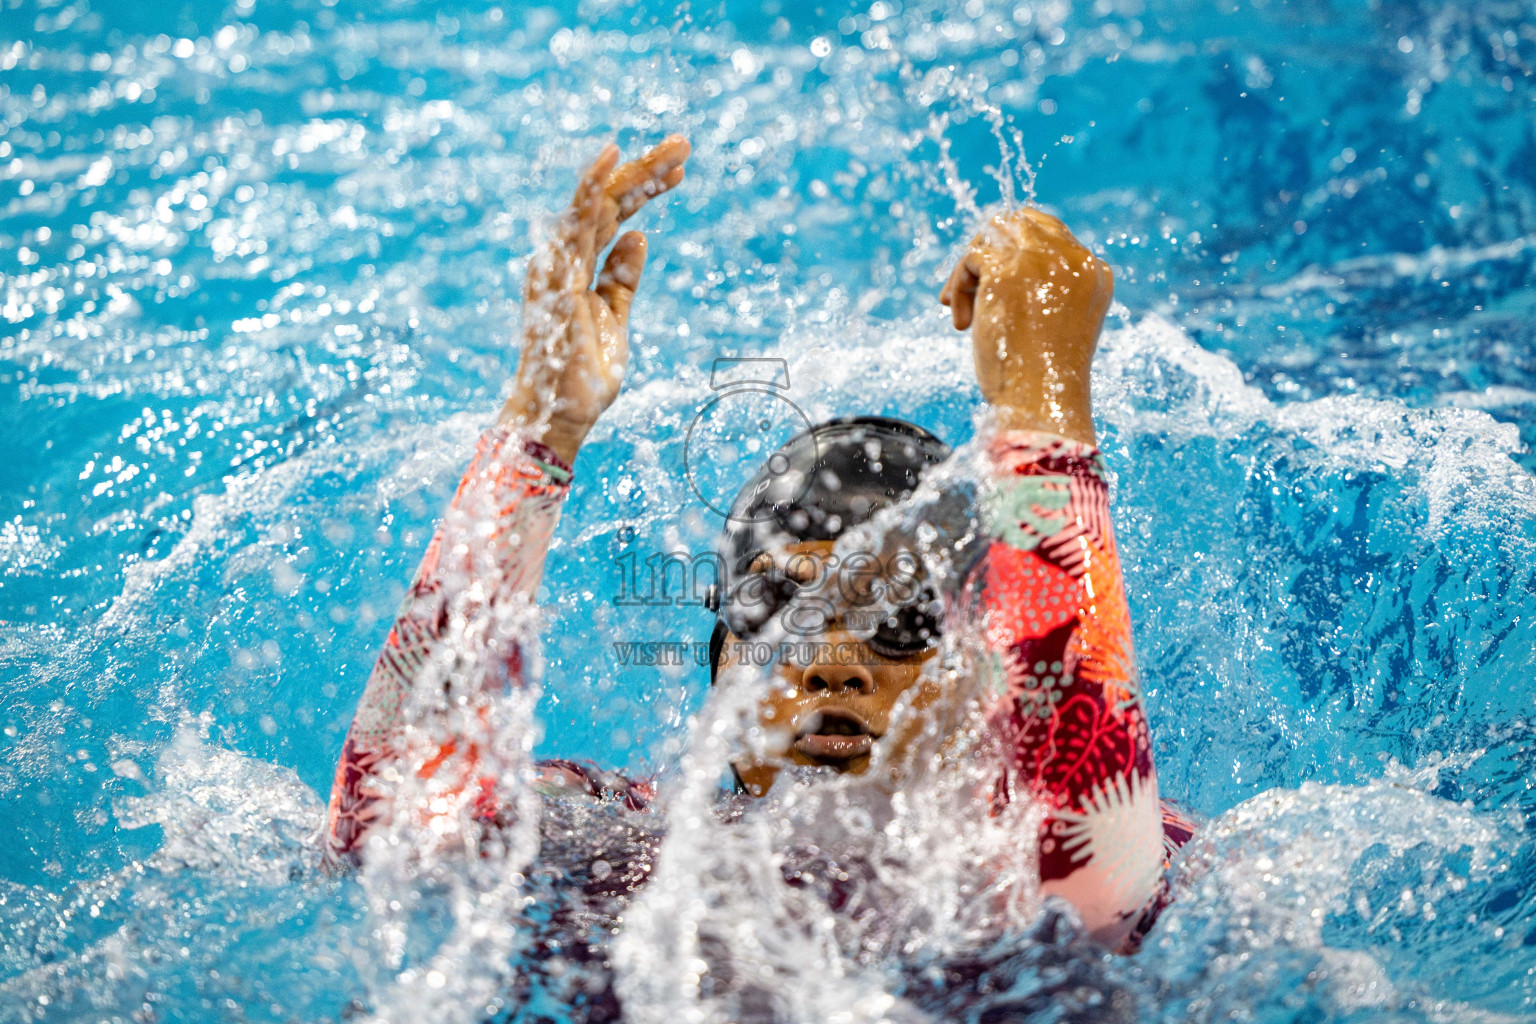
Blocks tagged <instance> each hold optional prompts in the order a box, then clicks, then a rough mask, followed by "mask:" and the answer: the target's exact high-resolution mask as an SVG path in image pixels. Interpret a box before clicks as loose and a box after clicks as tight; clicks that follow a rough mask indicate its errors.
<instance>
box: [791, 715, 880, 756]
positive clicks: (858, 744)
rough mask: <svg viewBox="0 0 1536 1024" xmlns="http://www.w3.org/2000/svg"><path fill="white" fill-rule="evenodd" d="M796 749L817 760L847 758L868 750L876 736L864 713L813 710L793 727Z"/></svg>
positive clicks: (862, 753)
mask: <svg viewBox="0 0 1536 1024" xmlns="http://www.w3.org/2000/svg"><path fill="white" fill-rule="evenodd" d="M795 737H796V738H795V749H796V750H798V751H799V752H800V753H802V754H804V755H806V756H807V757H814V758H816V759H817V760H819V761H847V760H849V759H851V758H855V757H860V756H862V755H865V754H868V753H869V751H870V749H871V748H872V747H873V746H874V745H875V740H876V739H878V738H879V737H877V736H876V735H875V734H874V733H873V732H871V731H870V728H869V723H868V722H866V721H864V719H863V717H862V716H860V715H858V714H857V713H855V712H853V711H849V710H847V709H845V708H823V709H821V710H819V711H812V712H811V713H810V714H808V715H806V716H805V718H803V719H802V720H801V722H800V727H799V728H798V729H796V730H795Z"/></svg>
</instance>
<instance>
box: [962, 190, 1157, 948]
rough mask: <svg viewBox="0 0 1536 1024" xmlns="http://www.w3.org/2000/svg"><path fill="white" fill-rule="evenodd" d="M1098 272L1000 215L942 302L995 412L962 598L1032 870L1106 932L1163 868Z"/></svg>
mask: <svg viewBox="0 0 1536 1024" xmlns="http://www.w3.org/2000/svg"><path fill="white" fill-rule="evenodd" d="M1113 291H1114V279H1113V275H1112V274H1111V273H1110V270H1109V268H1108V266H1106V265H1105V264H1104V263H1103V262H1102V261H1100V260H1099V259H1097V258H1096V257H1095V256H1094V255H1093V254H1092V253H1091V252H1089V251H1088V249H1087V248H1086V247H1085V246H1083V245H1082V244H1080V243H1079V242H1078V241H1077V239H1076V238H1074V237H1073V236H1072V233H1071V232H1070V231H1068V230H1067V228H1066V227H1065V226H1064V225H1063V224H1062V223H1061V222H1060V221H1059V220H1057V219H1056V218H1054V217H1051V216H1050V215H1048V214H1046V213H1043V212H1041V211H1039V210H1035V209H1021V210H1014V211H1009V212H1006V213H1003V214H1000V215H999V216H997V217H996V218H994V219H993V220H992V221H991V222H990V223H989V224H988V225H987V226H986V227H985V228H984V229H983V230H982V231H981V232H980V233H979V234H978V235H977V236H976V238H975V240H974V241H973V242H972V243H971V246H970V248H969V250H968V251H967V253H966V254H965V256H964V257H963V258H962V259H961V260H960V262H959V263H958V264H957V265H956V267H955V269H954V271H953V272H952V273H951V274H950V277H949V281H948V283H947V284H946V285H945V287H944V291H943V293H942V295H941V296H940V301H941V302H943V303H944V304H945V305H947V306H949V307H950V308H951V310H952V313H953V316H954V324H955V327H956V328H958V329H962V330H963V329H965V328H967V327H970V328H971V329H972V331H973V341H974V345H973V350H974V355H975V362H976V374H977V379H978V381H979V382H980V384H981V390H982V393H983V395H984V396H985V397H986V399H987V401H988V403H989V404H990V405H991V406H992V409H993V413H994V418H995V424H994V425H995V428H996V430H995V433H994V435H993V437H992V439H991V442H990V444H989V446H988V449H987V454H988V457H989V463H990V477H991V479H990V480H989V488H988V494H987V497H986V499H985V500H984V502H983V520H984V524H985V527H986V532H987V533H988V534H989V535H990V536H991V540H990V543H989V546H988V548H987V551H986V554H985V556H984V557H983V558H982V560H981V562H980V563H979V564H978V566H977V567H976V569H975V570H974V571H973V572H972V573H971V575H970V577H969V579H968V581H967V590H968V592H969V594H970V596H971V602H970V604H969V606H970V607H972V608H973V609H974V611H975V612H976V613H977V614H978V615H979V619H980V621H979V623H978V624H979V626H980V629H981V631H982V635H983V638H984V641H985V645H986V649H987V653H986V656H985V658H986V660H985V664H984V665H983V666H982V668H983V671H985V672H986V673H987V674H988V675H989V676H990V677H991V680H992V683H993V685H994V687H995V691H996V693H997V694H998V703H997V705H996V706H995V707H994V709H993V712H992V715H991V718H992V721H993V722H994V723H995V724H996V725H997V727H998V729H999V731H1000V733H1001V737H1002V739H1003V740H1004V745H1005V747H1006V749H1007V750H1008V755H1009V761H1010V767H1011V770H1012V774H1013V781H1014V785H1015V786H1016V787H1017V789H1018V790H1019V795H1020V796H1025V795H1027V796H1029V797H1031V798H1033V799H1036V800H1039V801H1040V802H1041V803H1042V804H1043V806H1044V807H1045V809H1046V814H1047V816H1046V820H1045V823H1044V826H1043V827H1042V830H1041V833H1040V874H1041V883H1042V888H1043V889H1044V891H1046V892H1047V893H1052V894H1056V895H1061V896H1064V897H1066V898H1067V899H1069V900H1070V901H1071V902H1072V903H1074V904H1075V905H1076V906H1077V908H1078V910H1079V911H1080V912H1081V914H1082V916H1083V920H1084V922H1085V924H1087V926H1088V928H1089V930H1090V931H1092V932H1093V933H1094V934H1095V935H1096V936H1098V937H1099V938H1100V939H1101V940H1103V941H1105V942H1106V943H1108V944H1110V945H1112V946H1118V945H1120V944H1121V943H1122V942H1124V941H1126V938H1127V936H1128V934H1129V933H1130V932H1131V929H1132V927H1133V926H1134V925H1135V924H1136V922H1137V920H1138V919H1139V917H1140V916H1141V913H1142V909H1143V908H1144V907H1146V906H1147V904H1148V901H1149V899H1150V898H1151V896H1152V894H1153V893H1154V892H1155V891H1156V886H1157V884H1158V881H1159V879H1160V876H1161V873H1162V867H1163V859H1164V855H1163V845H1162V828H1161V812H1160V807H1159V803H1158V790H1157V777H1156V774H1155V772H1154V771H1153V766H1152V754H1151V743H1150V736H1149V733H1148V729H1147V722H1146V716H1145V714H1144V712H1143V710H1142V702H1141V693H1140V685H1139V681H1138V679H1137V673H1136V667H1135V658H1134V654H1133V652H1132V646H1131V624H1130V610H1129V608H1128V606H1127V603H1126V599H1125V587H1124V583H1123V581H1122V579H1121V573H1120V564H1119V554H1118V551H1117V547H1116V544H1115V537H1114V530H1113V527H1112V525H1111V523H1110V514H1109V487H1108V482H1107V480H1106V477H1105V473H1104V468H1103V462H1102V458H1101V457H1100V455H1099V452H1098V450H1097V448H1096V447H1095V445H1096V438H1095V433H1094V427H1093V410H1092V404H1091V395H1090V389H1089V382H1090V370H1091V364H1092V362H1093V354H1094V351H1095V349H1096V347H1097V344H1098V337H1099V330H1100V328H1101V326H1102V324H1103V321H1104V316H1105V314H1106V312H1107V311H1108V308H1109V303H1110V299H1111V297H1112V295H1113Z"/></svg>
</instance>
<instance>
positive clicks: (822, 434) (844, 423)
mask: <svg viewBox="0 0 1536 1024" xmlns="http://www.w3.org/2000/svg"><path fill="white" fill-rule="evenodd" d="M949 453H950V449H949V446H948V445H946V444H945V443H944V442H943V441H941V440H939V439H938V438H937V437H935V436H934V435H933V434H930V433H929V432H928V431H926V430H924V429H923V428H922V427H919V426H917V425H915V424H912V423H907V422H906V421H904V420H898V419H892V418H890V417H886V416H848V417H842V418H839V419H834V420H828V421H827V422H825V423H821V424H818V425H817V426H814V427H812V428H811V429H810V430H807V431H805V432H804V433H801V434H798V435H796V436H795V437H793V438H791V439H790V440H789V441H788V442H786V443H785V444H784V446H783V447H782V448H780V449H779V450H778V451H776V452H774V453H773V454H772V455H770V456H769V457H768V459H767V460H766V461H765V462H764V463H763V465H762V466H761V467H759V469H758V471H757V472H756V473H755V474H753V476H752V478H751V479H750V480H748V481H747V483H746V485H745V486H744V487H742V489H741V490H740V491H739V492H738V493H737V495H736V498H735V500H734V501H733V502H731V510H730V515H729V517H728V519H727V522H726V526H725V532H724V534H723V535H722V536H721V538H720V545H719V551H720V556H721V570H722V573H721V578H720V582H719V586H718V587H717V588H716V589H715V591H714V593H713V595H712V597H711V601H710V604H711V607H712V608H713V609H714V610H715V611H716V612H717V613H719V612H721V611H723V604H724V601H723V599H722V597H721V595H722V594H729V593H730V592H731V589H730V588H731V587H732V586H733V584H735V583H736V582H737V580H739V579H740V578H741V575H742V574H743V573H744V572H746V569H747V567H748V566H749V565H751V563H752V560H753V559H754V558H756V557H757V555H758V554H760V553H761V552H763V551H771V550H773V549H774V548H775V547H778V546H781V545H782V544H784V543H786V542H789V543H793V542H795V541H807V540H835V539H837V537H838V536H840V535H841V534H842V533H843V532H844V531H845V530H848V529H850V528H852V527H854V526H858V525H859V524H861V523H865V522H868V521H869V520H870V519H872V518H874V516H875V514H876V513H877V512H879V511H880V510H881V509H883V508H886V507H888V506H891V505H895V504H897V503H898V502H900V501H902V500H903V499H905V498H907V497H908V496H909V495H911V493H912V492H913V491H914V490H916V489H917V484H918V479H919V478H920V477H921V475H922V472H923V470H925V469H927V468H928V467H929V466H933V465H937V464H938V463H940V462H943V461H944V460H945V459H947V458H949ZM725 633H726V625H725V622H724V621H723V620H721V621H719V622H717V623H716V625H715V631H714V635H713V636H712V637H711V638H710V678H711V681H713V678H714V674H715V671H716V668H717V666H718V665H719V663H720V648H721V646H722V645H723V644H724V642H725Z"/></svg>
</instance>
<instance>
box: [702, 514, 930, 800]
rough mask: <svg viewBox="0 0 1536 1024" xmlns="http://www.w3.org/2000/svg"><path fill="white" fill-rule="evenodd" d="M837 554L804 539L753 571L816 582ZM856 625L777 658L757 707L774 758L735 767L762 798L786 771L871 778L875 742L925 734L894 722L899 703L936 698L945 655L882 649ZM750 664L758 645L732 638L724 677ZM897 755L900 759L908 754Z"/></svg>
mask: <svg viewBox="0 0 1536 1024" xmlns="http://www.w3.org/2000/svg"><path fill="white" fill-rule="evenodd" d="M832 554H833V543H832V542H831V541H805V542H802V543H799V544H793V545H789V546H787V547H785V548H784V549H783V550H782V551H778V552H775V553H774V554H772V555H768V554H763V555H759V556H758V560H757V561H755V562H753V563H752V566H751V567H750V569H749V570H748V571H749V572H769V571H772V570H777V571H778V572H780V573H783V574H785V575H787V576H789V577H790V578H792V579H795V580H797V581H799V582H801V583H804V584H808V585H814V581H816V580H817V579H822V580H825V579H826V578H827V576H826V573H827V566H828V559H829V558H830V557H831V556H832ZM834 564H835V563H834ZM850 628H851V627H850V624H849V623H846V622H845V621H844V620H843V619H842V618H834V619H832V620H831V621H830V622H827V623H826V624H825V628H824V629H822V630H820V631H819V632H817V633H815V634H813V635H806V636H800V637H795V638H794V640H793V642H792V643H791V644H790V645H789V647H790V649H791V650H792V651H793V654H792V656H790V657H784V658H780V659H778V661H777V664H776V665H775V666H774V674H773V679H772V680H771V682H770V688H769V691H768V693H767V694H766V695H765V696H764V697H763V699H762V702H761V703H760V704H759V705H758V722H759V724H760V725H761V726H762V728H763V730H764V732H765V733H766V735H767V736H768V742H767V748H768V751H767V756H766V757H763V758H761V759H759V758H752V759H742V760H738V761H736V762H735V763H734V765H733V767H734V768H735V769H736V772H737V774H738V775H739V776H740V777H741V781H742V783H743V784H744V785H745V786H746V788H747V792H749V793H751V794H752V795H753V796H761V795H762V794H764V793H766V792H767V791H768V789H769V787H770V786H772V785H773V780H774V778H775V777H776V776H777V774H778V771H779V769H780V768H781V767H782V766H783V765H785V764H799V765H822V766H826V767H830V768H833V769H836V770H837V771H839V772H852V773H854V774H862V773H864V772H866V771H868V770H869V765H870V755H871V753H872V751H873V748H874V745H875V743H877V742H879V741H881V740H882V739H883V740H884V741H885V744H886V746H887V747H888V748H890V747H895V748H901V747H904V746H905V745H906V744H907V743H909V742H911V739H912V738H914V737H915V735H916V732H917V731H918V730H917V728H916V727H915V726H916V724H917V723H913V722H910V721H908V722H907V723H905V724H902V723H893V721H892V717H893V713H894V712H895V710H896V706H897V702H898V701H900V700H901V698H902V697H903V696H904V695H905V694H907V693H908V692H909V691H915V692H914V693H913V697H912V706H913V707H914V708H926V707H928V706H930V705H931V704H932V703H933V702H934V701H935V700H937V697H938V690H937V688H936V687H935V686H934V685H933V684H931V683H929V682H927V681H926V680H924V679H923V677H922V676H923V668H924V666H925V665H926V664H927V663H928V662H929V661H930V660H931V659H932V658H933V657H934V655H935V650H936V648H934V647H932V646H928V647H924V648H922V649H920V650H917V651H914V652H911V653H904V652H901V651H891V650H888V649H887V650H883V651H882V650H877V649H876V648H877V647H879V646H881V645H880V640H879V639H878V637H868V636H867V634H868V632H869V631H868V630H867V629H865V630H856V632H857V633H858V635H855V632H850ZM861 637H863V638H861ZM872 644H873V645H874V646H871V645H872ZM743 663H746V664H748V665H751V664H753V660H752V647H751V645H750V644H748V643H744V642H743V641H742V640H741V639H740V638H738V637H737V636H736V635H735V634H734V633H732V634H729V635H728V636H727V638H726V642H725V647H724V649H723V651H722V653H721V672H722V674H724V673H725V672H726V671H727V670H728V669H729V667H730V666H733V665H739V664H743ZM910 717H912V716H909V718H910ZM893 724H894V725H895V726H896V732H894V733H893V732H892V729H893ZM890 752H891V753H892V754H893V755H897V756H898V758H899V754H900V750H899V749H892V750H891V751H890Z"/></svg>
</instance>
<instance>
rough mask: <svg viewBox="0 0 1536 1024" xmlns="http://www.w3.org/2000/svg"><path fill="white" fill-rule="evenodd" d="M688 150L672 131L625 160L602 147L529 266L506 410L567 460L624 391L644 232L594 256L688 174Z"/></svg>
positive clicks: (610, 145) (510, 419) (507, 419)
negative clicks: (516, 359)
mask: <svg viewBox="0 0 1536 1024" xmlns="http://www.w3.org/2000/svg"><path fill="white" fill-rule="evenodd" d="M689 152H690V146H689V144H688V140H687V139H685V138H683V137H682V136H680V135H673V136H669V137H668V138H667V139H665V140H664V141H663V142H662V143H661V144H660V145H658V146H656V147H655V148H654V149H652V150H651V151H650V152H649V153H647V154H645V156H643V157H641V158H640V159H638V160H632V161H630V162H629V163H625V164H620V163H619V147H618V146H616V145H614V144H613V143H611V142H610V143H608V144H607V145H605V146H604V147H603V148H602V151H601V152H599V153H598V155H597V158H596V159H594V160H593V161H592V163H590V164H589V165H588V166H587V168H586V170H585V171H584V172H583V173H582V176H581V181H580V183H579V184H578V185H577V187H576V194H575V196H574V197H573V199H572V200H571V205H570V206H569V207H567V208H566V210H565V212H564V213H563V214H561V216H560V219H559V221H558V222H557V224H556V227H555V231H554V234H553V236H552V237H551V238H550V240H549V244H548V245H546V246H544V247H543V248H542V249H541V250H540V251H539V252H538V253H537V254H535V256H534V259H533V260H532V261H531V263H530V264H529V267H528V278H527V283H526V285H525V287H524V291H523V345H522V356H521V359H520V360H519V362H518V367H517V381H516V383H515V384H514V386H513V391H512V395H511V396H510V397H509V398H508V399H507V404H506V406H505V408H504V409H503V411H502V417H501V418H502V421H503V422H505V423H509V424H512V425H514V426H517V427H518V428H519V429H521V430H522V431H523V432H524V433H525V435H526V436H527V437H528V438H529V439H530V440H541V441H543V442H544V443H545V444H547V445H548V446H549V447H551V448H552V449H554V451H555V452H556V454H558V455H560V456H561V457H562V458H564V459H565V460H566V461H567V462H569V461H571V460H573V459H574V458H575V457H576V451H577V449H578V448H579V447H580V445H581V442H582V440H583V439H584V438H585V437H586V435H587V432H588V431H589V430H591V428H592V424H593V423H594V422H596V420H597V417H598V416H600V415H601V414H602V412H603V410H604V409H606V408H608V406H609V404H610V403H612V401H613V399H614V398H615V397H616V396H617V394H618V390H619V385H620V382H621V381H622V379H623V376H624V369H625V367H626V365H627V364H628V362H629V339H628V331H627V329H628V325H629V311H630V306H631V305H632V304H633V302H634V297H635V289H636V288H637V287H638V286H639V283H640V274H641V272H642V271H643V270H644V268H645V258H646V250H647V245H646V240H645V236H644V235H643V234H642V233H640V232H639V231H629V232H626V233H625V234H623V235H622V236H620V237H619V239H618V241H617V242H616V243H615V244H614V246H613V249H612V251H611V252H610V253H609V254H608V258H607V260H606V261H605V262H604V264H603V268H602V272H601V274H598V273H597V269H596V268H597V258H598V256H599V255H600V254H601V253H602V251H603V250H604V249H605V248H607V246H608V243H609V242H610V241H612V240H613V237H614V235H615V234H616V233H617V232H618V227H619V225H620V224H621V223H623V222H624V221H625V220H627V219H628V218H630V217H632V216H633V215H634V214H635V213H637V212H638V211H639V210H640V209H641V208H642V207H643V206H645V204H646V203H647V202H649V201H650V200H651V199H654V198H655V197H656V196H659V195H661V194H663V193H664V192H667V191H669V190H670V189H672V188H674V187H676V186H677V185H678V184H680V183H681V182H682V180H683V175H684V171H683V162H684V161H685V160H687V159H688V154H689ZM594 278H596V281H595V286H594Z"/></svg>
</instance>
